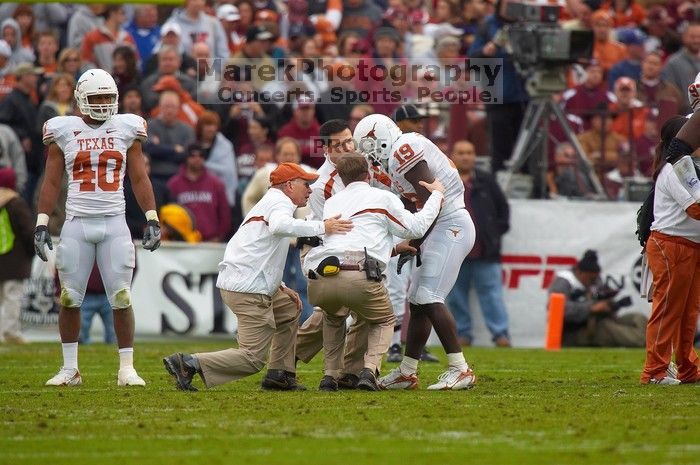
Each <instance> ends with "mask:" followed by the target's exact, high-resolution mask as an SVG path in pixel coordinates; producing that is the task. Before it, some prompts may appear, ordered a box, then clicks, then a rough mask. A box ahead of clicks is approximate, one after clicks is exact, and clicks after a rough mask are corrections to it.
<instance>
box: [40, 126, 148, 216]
mask: <svg viewBox="0 0 700 465" xmlns="http://www.w3.org/2000/svg"><path fill="white" fill-rule="evenodd" d="M146 138H147V135H146V122H145V121H144V119H143V118H141V117H140V116H137V115H132V114H124V115H114V116H112V117H111V118H109V119H108V120H107V121H105V122H104V123H102V124H101V125H100V126H99V127H97V128H93V127H91V126H89V125H88V124H87V123H85V121H83V119H82V118H80V117H77V116H57V117H55V118H51V119H50V120H48V121H47V122H46V123H45V124H44V130H43V142H44V144H45V145H49V144H51V143H54V142H55V143H56V144H57V145H58V147H59V148H60V149H61V151H63V154H64V159H65V167H66V176H67V179H68V196H67V199H66V217H67V218H72V217H74V216H111V215H121V214H123V213H124V211H125V203H124V174H125V173H126V152H127V150H128V149H129V148H130V147H131V145H132V144H133V143H134V141H135V140H141V141H145V140H146Z"/></svg>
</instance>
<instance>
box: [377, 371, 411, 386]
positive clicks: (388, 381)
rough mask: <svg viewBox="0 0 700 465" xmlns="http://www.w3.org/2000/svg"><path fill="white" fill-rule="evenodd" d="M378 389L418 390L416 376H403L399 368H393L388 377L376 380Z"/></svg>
mask: <svg viewBox="0 0 700 465" xmlns="http://www.w3.org/2000/svg"><path fill="white" fill-rule="evenodd" d="M377 384H378V385H379V388H380V389H418V376H416V374H415V373H414V374H412V375H404V374H403V373H401V369H400V368H398V367H397V368H394V369H393V370H391V371H390V372H389V374H388V375H386V376H383V377H381V378H379V379H378V380H377Z"/></svg>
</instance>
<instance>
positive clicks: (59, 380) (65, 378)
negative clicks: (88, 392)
mask: <svg viewBox="0 0 700 465" xmlns="http://www.w3.org/2000/svg"><path fill="white" fill-rule="evenodd" d="M81 384H83V378H81V377H80V372H79V371H78V369H77V368H64V367H61V369H60V370H58V373H56V376H54V377H53V378H51V379H50V380H48V381H47V382H46V386H79V385H81Z"/></svg>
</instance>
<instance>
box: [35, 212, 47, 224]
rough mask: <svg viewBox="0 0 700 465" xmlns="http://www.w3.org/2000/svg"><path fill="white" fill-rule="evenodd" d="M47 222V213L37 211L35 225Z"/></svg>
mask: <svg viewBox="0 0 700 465" xmlns="http://www.w3.org/2000/svg"><path fill="white" fill-rule="evenodd" d="M48 224H49V215H47V214H46V213H39V214H38V215H37V216H36V225H37V226H47V225H48Z"/></svg>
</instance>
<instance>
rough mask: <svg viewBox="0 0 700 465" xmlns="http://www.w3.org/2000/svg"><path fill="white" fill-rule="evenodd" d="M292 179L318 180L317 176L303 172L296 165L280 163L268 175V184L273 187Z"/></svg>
mask: <svg viewBox="0 0 700 465" xmlns="http://www.w3.org/2000/svg"><path fill="white" fill-rule="evenodd" d="M294 179H303V180H304V181H315V180H317V179H318V174H313V173H309V172H307V171H304V169H303V168H302V167H301V166H299V165H297V164H296V163H282V164H280V165H279V166H278V167H277V168H275V170H274V171H273V172H272V173H270V184H272V185H273V186H275V185H277V184H282V183H283V182H287V181H292V180H294Z"/></svg>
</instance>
